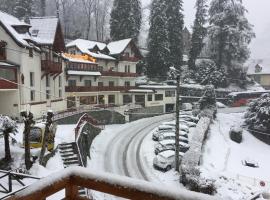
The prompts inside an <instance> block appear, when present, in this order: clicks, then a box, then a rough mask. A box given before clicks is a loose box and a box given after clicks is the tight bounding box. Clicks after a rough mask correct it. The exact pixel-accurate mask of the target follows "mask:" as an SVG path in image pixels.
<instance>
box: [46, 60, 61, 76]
mask: <svg viewBox="0 0 270 200" xmlns="http://www.w3.org/2000/svg"><path fill="white" fill-rule="evenodd" d="M41 70H42V71H44V72H45V73H46V74H61V73H62V63H60V62H54V61H51V60H42V61H41Z"/></svg>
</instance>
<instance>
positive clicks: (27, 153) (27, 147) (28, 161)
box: [24, 120, 32, 170]
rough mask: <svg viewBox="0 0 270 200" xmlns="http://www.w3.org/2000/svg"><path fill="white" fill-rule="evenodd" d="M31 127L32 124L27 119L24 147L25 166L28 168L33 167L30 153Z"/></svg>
mask: <svg viewBox="0 0 270 200" xmlns="http://www.w3.org/2000/svg"><path fill="white" fill-rule="evenodd" d="M30 128H31V124H30V122H29V121H28V120H27V121H25V128H24V149H25V167H26V169H27V170H29V169H30V168H31V165H32V163H31V153H30V142H29V135H30Z"/></svg>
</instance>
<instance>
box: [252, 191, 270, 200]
mask: <svg viewBox="0 0 270 200" xmlns="http://www.w3.org/2000/svg"><path fill="white" fill-rule="evenodd" d="M247 200H270V193H269V192H257V193H256V194H254V195H252V197H249V198H248V199H247Z"/></svg>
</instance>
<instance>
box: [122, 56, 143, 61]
mask: <svg viewBox="0 0 270 200" xmlns="http://www.w3.org/2000/svg"><path fill="white" fill-rule="evenodd" d="M120 60H122V61H129V62H138V61H139V60H140V59H139V58H136V57H129V56H121V57H120Z"/></svg>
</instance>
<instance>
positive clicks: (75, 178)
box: [8, 167, 220, 200]
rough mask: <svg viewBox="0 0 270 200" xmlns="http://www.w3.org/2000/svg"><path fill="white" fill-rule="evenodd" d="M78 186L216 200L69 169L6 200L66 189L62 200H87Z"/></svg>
mask: <svg viewBox="0 0 270 200" xmlns="http://www.w3.org/2000/svg"><path fill="white" fill-rule="evenodd" d="M78 187H83V188H87V189H91V190H95V191H98V192H103V193H107V194H111V195H114V196H117V197H122V198H127V199H132V200H133V199H134V200H139V199H140V200H141V199H147V200H217V199H218V198H215V197H212V196H209V195H205V194H200V193H195V192H191V191H188V190H186V189H183V188H179V189H172V188H168V187H166V186H165V187H164V185H163V186H161V185H160V184H157V183H150V182H146V181H142V180H135V179H132V178H128V177H121V176H119V175H113V174H109V173H101V172H94V171H91V170H90V169H85V168H81V167H72V168H68V169H65V170H63V171H61V172H58V173H56V174H53V175H51V176H49V177H46V178H44V179H41V180H40V181H37V182H36V183H35V184H33V185H30V186H29V187H26V188H25V189H23V190H22V191H20V192H18V193H15V194H14V195H13V196H11V197H10V198H9V199H8V200H26V199H27V200H36V199H39V200H45V199H46V198H47V197H49V196H51V195H53V194H55V193H57V192H59V191H61V190H65V193H64V197H63V198H64V199H67V200H73V199H76V200H88V198H86V197H80V196H79V193H78ZM219 199H220V198H219Z"/></svg>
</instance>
